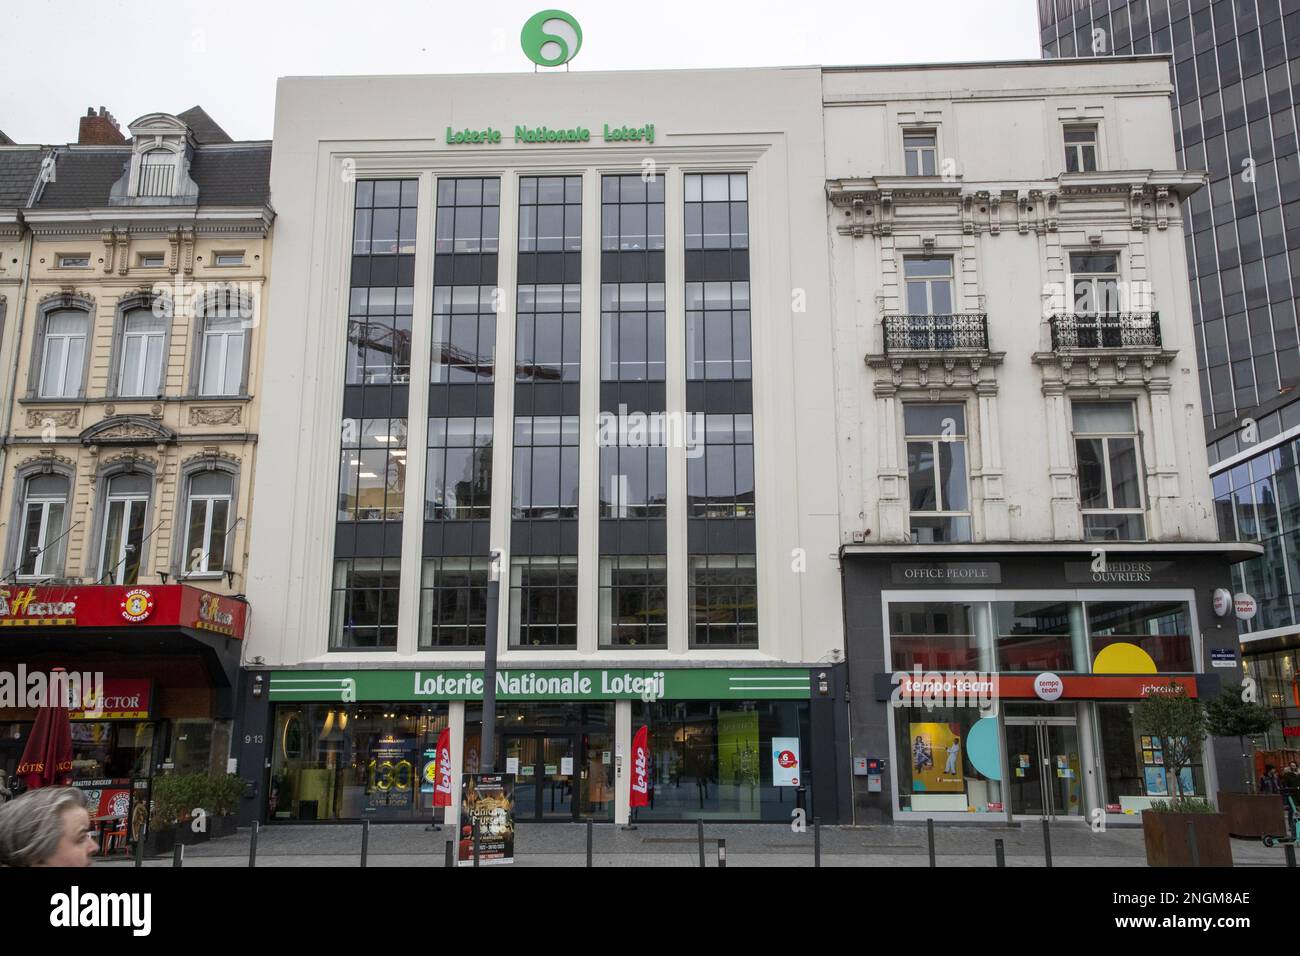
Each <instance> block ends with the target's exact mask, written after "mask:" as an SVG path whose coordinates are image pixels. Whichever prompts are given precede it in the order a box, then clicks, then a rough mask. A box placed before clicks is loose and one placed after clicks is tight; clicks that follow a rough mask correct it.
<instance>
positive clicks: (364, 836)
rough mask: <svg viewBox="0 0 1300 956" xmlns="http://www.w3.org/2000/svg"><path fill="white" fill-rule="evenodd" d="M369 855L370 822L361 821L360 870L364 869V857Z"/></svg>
mask: <svg viewBox="0 0 1300 956" xmlns="http://www.w3.org/2000/svg"><path fill="white" fill-rule="evenodd" d="M369 853H370V821H369V820H362V821H361V868H362V869H365V866H366V856H367V855H368V854H369Z"/></svg>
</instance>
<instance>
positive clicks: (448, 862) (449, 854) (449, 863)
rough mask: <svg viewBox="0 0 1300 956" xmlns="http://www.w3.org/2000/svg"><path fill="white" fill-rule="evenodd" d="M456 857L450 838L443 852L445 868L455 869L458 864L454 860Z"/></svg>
mask: <svg viewBox="0 0 1300 956" xmlns="http://www.w3.org/2000/svg"><path fill="white" fill-rule="evenodd" d="M455 859H456V856H455V853H454V852H453V844H452V842H451V841H450V840H448V841H447V847H446V850H445V852H444V854H443V860H442V865H443V868H444V869H447V870H450V869H453V868H454V867H455V865H456V864H455V863H454V862H453V861H454V860H455Z"/></svg>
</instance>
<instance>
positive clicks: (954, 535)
mask: <svg viewBox="0 0 1300 956" xmlns="http://www.w3.org/2000/svg"><path fill="white" fill-rule="evenodd" d="M903 422H904V426H905V430H906V433H907V484H908V494H909V498H910V502H911V504H910V510H911V525H912V540H913V541H914V542H917V543H921V544H931V543H935V542H949V543H950V542H966V541H970V540H971V515H970V489H969V484H968V481H967V475H968V471H969V467H968V464H967V435H966V407H965V406H964V405H921V404H912V403H909V404H906V405H904V406H903Z"/></svg>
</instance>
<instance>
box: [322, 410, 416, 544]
mask: <svg viewBox="0 0 1300 956" xmlns="http://www.w3.org/2000/svg"><path fill="white" fill-rule="evenodd" d="M405 490H406V419H404V418H345V419H343V436H342V450H341V453H340V462H339V509H338V520H339V521H400V520H401V518H402V496H403V494H404V493H405Z"/></svg>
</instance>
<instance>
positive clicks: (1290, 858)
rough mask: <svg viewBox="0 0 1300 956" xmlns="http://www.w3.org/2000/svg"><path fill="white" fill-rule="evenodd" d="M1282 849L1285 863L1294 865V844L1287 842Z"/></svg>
mask: <svg viewBox="0 0 1300 956" xmlns="http://www.w3.org/2000/svg"><path fill="white" fill-rule="evenodd" d="M1283 851H1284V852H1285V853H1286V865H1287V866H1295V844H1294V843H1288V844H1287V845H1286V846H1285V847H1283Z"/></svg>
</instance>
